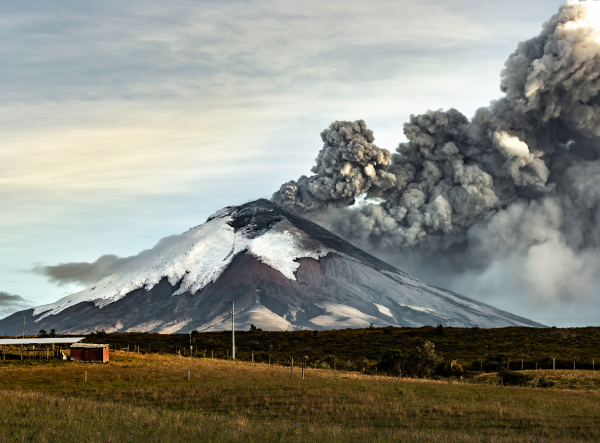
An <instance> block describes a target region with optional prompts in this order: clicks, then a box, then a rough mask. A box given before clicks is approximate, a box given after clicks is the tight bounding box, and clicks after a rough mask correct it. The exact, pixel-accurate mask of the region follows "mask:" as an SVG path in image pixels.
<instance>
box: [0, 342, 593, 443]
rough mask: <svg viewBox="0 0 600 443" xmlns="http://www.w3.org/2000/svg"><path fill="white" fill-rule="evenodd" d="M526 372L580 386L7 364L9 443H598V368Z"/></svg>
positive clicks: (239, 364) (3, 387)
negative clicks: (74, 442) (544, 386)
mask: <svg viewBox="0 0 600 443" xmlns="http://www.w3.org/2000/svg"><path fill="white" fill-rule="evenodd" d="M188 370H189V371H190V380H189V381H188ZM86 372H87V382H85V373H86ZM524 372H528V373H535V374H537V376H544V375H546V374H547V373H552V374H550V375H552V376H553V377H555V378H556V379H563V378H565V379H566V378H573V377H576V378H578V379H579V380H580V381H579V382H575V384H573V382H568V384H567V385H566V386H564V387H563V386H555V387H553V388H549V389H541V388H534V387H505V388H500V387H499V386H498V384H497V379H496V380H495V381H494V374H482V375H479V376H477V377H474V378H472V379H469V380H455V379H446V380H439V381H434V380H416V379H415V380H413V379H400V380H399V379H398V378H396V377H386V376H380V375H365V374H363V373H361V372H355V371H333V370H325V369H313V368H307V369H306V370H305V378H304V379H303V378H302V375H301V368H299V367H296V368H295V370H294V378H293V379H292V378H291V368H290V367H289V366H279V365H276V364H274V363H273V364H271V365H269V364H268V363H250V362H245V361H231V360H221V359H211V358H191V357H179V356H176V355H172V354H161V355H158V354H157V353H153V354H144V353H140V354H137V353H133V352H130V353H126V352H121V351H119V352H112V353H111V361H110V363H106V364H90V363H76V362H68V361H62V360H26V361H24V362H21V361H17V360H7V361H5V362H0V402H1V404H2V406H1V408H2V413H1V414H0V442H12V441H39V442H54V441H90V442H125V441H130V442H145V441H157V442H159V441H160V442H175V441H177V442H179V441H183V442H186V441H215V442H229V441H244V442H265V441H273V442H279V441H282V442H283V441H290V442H325V441H335V442H359V441H360V442H363V441H364V442H388V441H394V442H398V441H402V442H424V441H437V442H447V441H453V442H478V443H481V442H517V441H518V442H538V441H539V442H567V441H568V442H584V441H600V426H598V422H599V419H600V395H599V391H597V390H596V389H594V388H597V386H598V384H597V383H596V382H597V381H598V378H597V377H596V371H583V370H582V371H572V370H571V371H569V370H557V371H546V370H543V371H542V370H539V371H524ZM546 376H548V375H546ZM486 377H487V378H489V380H488V379H487V378H486ZM590 379H593V380H595V381H594V383H592V385H589V384H586V383H587V382H586V380H590ZM577 383H579V384H577ZM581 383H583V384H581ZM569 384H570V385H569ZM532 386H533V385H532Z"/></svg>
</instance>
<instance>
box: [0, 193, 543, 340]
mask: <svg viewBox="0 0 600 443" xmlns="http://www.w3.org/2000/svg"><path fill="white" fill-rule="evenodd" d="M152 251H153V253H152V254H149V255H148V254H147V255H145V256H144V257H143V259H142V258H140V259H139V260H135V261H133V262H131V263H130V264H129V266H128V267H127V268H126V269H125V270H124V271H123V272H120V273H118V274H113V275H110V276H108V277H105V278H104V279H102V280H100V281H99V282H98V283H97V284H96V285H94V286H92V287H90V288H88V289H85V290H83V291H81V292H78V293H75V294H72V295H69V296H67V297H65V298H63V299H61V300H59V301H57V302H55V303H52V304H49V305H44V306H39V307H38V308H36V309H29V310H26V311H21V312H17V313H15V314H13V315H11V316H9V317H7V318H5V319H4V320H1V321H0V335H13V334H18V333H20V332H21V331H22V326H23V317H26V318H27V319H28V322H34V325H35V330H36V331H37V330H38V329H46V330H49V329H56V331H57V332H60V333H77V334H83V333H88V332H91V331H95V330H99V329H104V330H106V331H108V332H116V331H119V332H121V331H147V332H161V333H175V332H178V331H186V332H187V331H188V325H189V326H191V328H192V329H194V330H199V331H206V330H223V329H227V328H229V327H230V324H231V323H230V319H229V309H230V307H231V305H230V304H229V302H231V301H235V308H236V326H238V327H239V328H241V329H247V328H248V327H249V326H250V324H254V325H256V326H257V327H260V328H262V329H267V330H291V329H335V328H346V327H368V326H369V325H370V324H371V323H372V324H373V325H375V326H389V325H394V326H423V325H436V324H438V323H439V324H442V325H445V326H474V325H479V326H481V327H497V326H511V325H526V326H541V325H540V324H538V323H535V322H533V321H530V320H527V319H525V318H521V317H517V316H515V315H512V314H509V313H507V312H504V311H500V310H498V309H495V308H492V307H491V306H488V305H485V304H482V303H479V302H476V301H474V300H470V299H468V298H466V297H463V296H460V295H458V294H455V293H452V292H449V291H446V290H443V289H438V288H434V287H431V286H428V285H426V284H424V283H422V282H421V281H419V280H417V279H415V278H413V277H411V276H409V275H407V274H405V273H403V272H401V271H399V270H398V269H396V268H394V267H393V266H390V265H389V264H387V263H385V262H383V261H381V260H379V259H377V258H375V257H373V256H371V255H369V254H367V253H365V252H364V251H361V250H360V249H358V248H355V247H354V246H352V245H351V244H349V243H348V242H346V241H344V240H342V239H341V238H339V237H337V236H336V235H334V234H332V233H331V232H329V231H327V230H326V229H324V228H322V227H320V226H319V225H317V224H315V223H312V222H311V221H308V220H306V219H304V218H302V217H300V216H298V215H297V214H295V213H294V212H292V211H290V210H289V209H287V208H285V207H282V206H280V205H277V204H274V203H272V202H269V201H268V200H257V201H255V202H251V203H247V204H245V205H242V206H229V207H226V208H224V209H222V210H220V211H218V212H217V213H215V214H213V215H212V216H211V217H209V218H208V220H207V221H206V223H204V224H202V225H199V226H196V227H195V228H192V229H190V230H189V231H187V232H185V233H183V234H181V235H180V236H176V237H174V238H173V239H172V241H170V242H169V243H168V244H167V245H165V246H164V247H162V248H159V249H156V248H155V249H153V250H152Z"/></svg>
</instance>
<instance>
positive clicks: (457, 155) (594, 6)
mask: <svg viewBox="0 0 600 443" xmlns="http://www.w3.org/2000/svg"><path fill="white" fill-rule="evenodd" d="M500 89H501V91H502V92H503V96H502V97H501V98H499V99H498V100H496V101H494V102H492V103H491V104H490V105H489V106H487V107H482V108H480V109H478V110H477V111H476V112H475V115H474V116H473V117H472V118H471V119H469V118H467V117H466V116H464V115H463V114H461V113H460V112H459V111H457V110H456V109H449V110H447V111H443V110H437V111H428V112H427V113H425V114H422V115H412V116H411V117H410V121H409V122H408V123H405V125H404V134H405V136H406V138H407V139H408V141H407V142H405V143H400V144H399V146H398V148H397V149H396V152H395V153H393V154H391V155H390V152H389V151H387V150H386V149H381V148H379V147H377V146H376V145H375V144H374V143H373V142H374V137H373V132H372V131H370V130H369V129H367V126H366V124H365V122H364V121H362V120H359V121H355V122H346V121H344V122H334V123H332V124H331V126H330V127H329V129H326V130H325V131H323V133H321V138H322V139H323V142H324V146H323V148H322V149H321V151H320V152H319V156H318V158H317V160H316V165H315V166H314V167H313V169H312V172H313V173H314V175H312V176H310V177H307V176H302V177H300V178H299V179H298V180H296V181H290V182H287V183H285V184H283V185H282V186H281V188H280V190H279V191H278V192H276V193H275V194H274V195H273V197H272V200H273V201H275V202H277V203H279V204H282V205H286V206H290V207H293V208H294V209H295V210H296V211H298V212H302V213H304V214H305V215H306V216H308V217H310V218H313V219H315V220H316V221H318V222H320V223H322V224H325V225H327V226H328V227H330V228H331V229H333V230H334V231H336V232H337V233H338V234H340V235H342V236H343V237H345V238H347V239H349V240H351V241H353V242H355V243H357V244H359V245H360V246H362V247H364V248H366V249H368V250H371V251H375V252H379V255H380V256H381V255H384V256H386V258H387V259H388V260H390V261H392V262H395V263H396V264H400V265H404V268H405V269H406V268H409V269H411V268H413V269H414V270H417V269H419V268H422V265H423V264H424V263H426V264H427V265H428V267H427V269H429V270H430V272H431V273H432V274H433V275H426V274H427V271H421V276H422V277H423V276H426V277H428V278H429V280H434V281H436V280H439V283H441V284H445V285H446V286H448V285H450V286H452V288H453V289H455V290H460V289H461V288H463V292H467V293H472V292H473V291H474V288H480V289H481V288H483V290H484V291H486V292H488V293H490V294H495V295H498V296H500V295H501V294H504V295H505V292H506V290H507V288H508V286H510V287H511V288H517V289H518V288H521V289H520V292H523V290H524V289H523V288H526V289H525V290H526V291H528V294H529V295H532V299H536V297H537V301H538V302H539V301H540V300H545V301H548V300H552V299H561V300H572V299H574V298H577V297H578V300H583V301H587V302H589V301H590V300H592V298H590V297H594V296H593V288H594V287H596V285H597V283H598V282H597V281H596V278H595V275H598V272H597V271H598V270H600V259H598V258H597V257H600V254H598V252H600V224H599V223H598V219H599V216H600V186H599V185H600V160H599V159H600V95H599V92H600V3H599V2H597V1H583V2H578V1H569V2H567V3H565V4H564V5H563V6H561V7H560V9H559V12H558V13H557V14H556V15H554V16H553V17H551V18H550V20H548V21H547V22H546V23H544V24H543V26H542V31H541V33H540V34H539V35H538V36H537V37H534V38H532V39H530V40H527V41H524V42H521V43H519V45H518V47H517V49H516V50H515V51H514V52H513V53H512V54H511V55H510V56H509V58H508V60H507V61H506V62H505V66H504V69H503V70H502V71H501V82H500ZM507 278H508V280H507ZM508 282H510V284H508ZM465 288H467V290H466V291H465ZM494 288H496V289H497V290H494ZM527 288H528V289H527ZM574 294H577V296H575V295H574Z"/></svg>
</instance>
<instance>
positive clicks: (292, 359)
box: [290, 357, 294, 380]
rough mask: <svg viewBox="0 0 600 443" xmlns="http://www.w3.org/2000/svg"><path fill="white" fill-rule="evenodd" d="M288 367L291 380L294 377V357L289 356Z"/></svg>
mask: <svg viewBox="0 0 600 443" xmlns="http://www.w3.org/2000/svg"><path fill="white" fill-rule="evenodd" d="M290 368H291V370H292V380H293V379H294V358H293V357H290Z"/></svg>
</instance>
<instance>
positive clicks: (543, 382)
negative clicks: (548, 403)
mask: <svg viewBox="0 0 600 443" xmlns="http://www.w3.org/2000/svg"><path fill="white" fill-rule="evenodd" d="M552 386H554V382H553V381H552V380H548V379H546V378H545V377H540V379H539V380H538V387H540V388H551V387H552Z"/></svg>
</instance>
